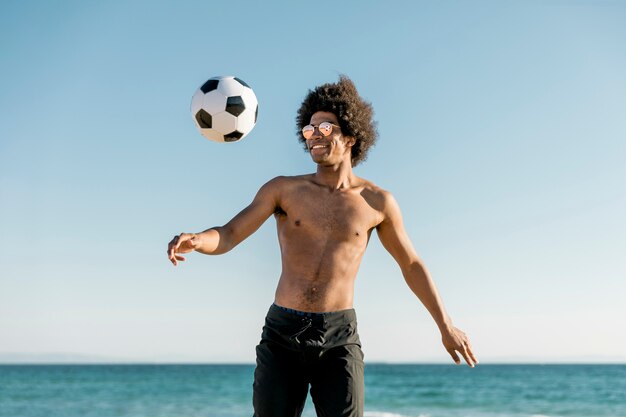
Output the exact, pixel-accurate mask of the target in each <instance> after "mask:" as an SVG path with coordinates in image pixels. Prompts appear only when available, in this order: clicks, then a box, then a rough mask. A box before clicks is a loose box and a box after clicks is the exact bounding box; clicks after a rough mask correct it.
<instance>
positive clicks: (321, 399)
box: [167, 76, 478, 417]
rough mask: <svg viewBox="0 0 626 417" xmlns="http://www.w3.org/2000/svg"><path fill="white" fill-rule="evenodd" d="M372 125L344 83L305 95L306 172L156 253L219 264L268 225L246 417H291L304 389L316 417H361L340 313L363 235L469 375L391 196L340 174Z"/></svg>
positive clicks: (354, 358) (351, 326)
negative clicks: (271, 269)
mask: <svg viewBox="0 0 626 417" xmlns="http://www.w3.org/2000/svg"><path fill="white" fill-rule="evenodd" d="M372 115H373V111H372V107H371V105H370V104H369V103H367V102H365V101H364V100H363V99H361V97H360V96H359V95H358V92H357V90H356V88H355V86H354V84H353V83H352V81H350V80H349V79H348V78H347V77H345V76H342V77H340V79H339V82H337V83H332V84H325V85H322V86H320V87H317V88H316V89H315V90H313V91H309V93H308V95H307V96H306V98H305V99H304V101H303V103H302V106H301V108H300V110H299V111H298V116H297V118H296V123H297V125H298V129H299V130H300V133H299V137H300V140H301V142H302V143H303V144H304V146H305V149H306V150H307V151H308V152H309V153H310V155H311V158H312V159H313V161H314V162H315V163H316V164H317V171H316V172H315V173H314V174H308V175H301V176H295V177H277V178H274V179H272V180H271V181H269V182H268V183H266V184H265V185H263V186H262V187H261V189H260V190H259V191H258V193H257V195H256V197H255V198H254V200H253V201H252V203H251V204H250V205H249V206H248V207H246V208H245V209H243V211H241V212H240V213H239V214H237V215H236V216H235V217H234V218H233V219H232V220H231V221H229V222H228V223H227V224H226V225H224V226H222V227H213V228H210V229H207V230H205V231H204V232H201V233H182V234H180V235H178V236H175V237H174V238H173V239H172V241H171V242H170V243H169V245H168V249H167V253H168V257H169V259H170V261H171V262H172V263H173V264H174V265H177V264H178V262H179V261H184V260H185V258H184V257H183V256H182V254H185V253H189V252H191V251H196V252H200V253H204V254H207V255H217V254H222V253H225V252H228V251H229V250H231V249H233V248H234V247H235V246H237V245H238V244H239V243H240V242H242V241H243V240H244V239H246V238H247V237H248V236H250V235H251V234H252V233H254V232H255V231H256V230H257V229H258V228H259V227H260V226H261V225H262V224H263V222H265V221H266V220H267V219H268V217H270V216H271V215H274V218H275V219H276V226H277V228H278V241H279V244H280V251H281V257H282V273H281V275H280V280H279V282H278V287H277V289H276V295H275V299H274V304H272V306H271V307H270V309H269V312H268V314H267V317H266V321H265V326H264V327H263V333H262V336H261V342H260V343H259V345H258V346H257V348H256V353H257V366H256V369H255V376H254V379H255V380H254V396H253V404H254V410H255V413H254V415H255V416H256V417H283V416H284V417H287V416H299V415H300V414H301V412H302V409H303V407H304V403H305V399H306V395H307V391H308V387H309V384H310V386H311V397H312V399H313V402H314V404H315V408H316V410H317V414H318V415H320V416H332V417H338V416H346V417H347V416H351V417H355V416H362V415H363V353H362V351H361V343H360V341H359V336H358V333H357V329H356V315H355V312H354V309H353V308H352V304H353V296H354V281H355V278H356V275H357V270H358V268H359V265H360V262H361V258H362V257H363V254H364V252H365V248H366V247H367V243H368V241H369V238H370V235H371V232H372V230H376V232H377V234H378V237H379V239H380V241H381V242H382V244H383V246H384V247H385V249H387V251H388V252H389V253H390V254H391V256H393V258H394V259H395V260H396V262H397V263H398V265H399V266H400V268H401V270H402V274H403V275H404V279H405V280H406V282H407V284H408V286H409V288H410V289H411V290H412V291H413V292H414V293H415V295H416V296H417V297H418V298H419V300H420V301H421V302H422V303H423V304H424V306H425V307H426V309H427V310H428V311H429V312H430V314H431V315H432V317H433V319H434V320H435V322H436V324H437V326H438V327H439V330H440V332H441V337H442V342H443V345H444V347H445V349H446V350H447V351H448V353H449V354H450V356H452V359H453V360H454V361H455V362H456V363H457V364H459V363H461V360H460V358H459V355H458V354H457V352H458V353H460V354H461V355H462V356H463V358H464V359H465V361H466V362H467V364H468V365H469V366H471V367H474V364H476V363H478V361H477V360H476V358H475V357H474V354H473V352H472V348H471V345H470V343H469V340H468V338H467V336H466V335H465V334H464V333H463V332H462V331H461V330H459V329H458V328H456V327H454V325H453V324H452V320H451V319H450V317H449V316H448V314H447V313H446V311H445V309H444V306H443V303H442V301H441V299H440V297H439V295H438V293H437V289H436V287H435V284H434V282H433V281H432V279H431V278H430V276H429V274H428V272H427V270H426V268H425V267H424V265H423V263H422V262H421V260H420V259H419V257H418V256H417V254H416V253H415V250H414V249H413V246H412V244H411V242H410V240H409V238H408V236H407V234H406V232H405V230H404V226H403V224H402V216H401V214H400V209H399V208H398V205H397V203H396V201H395V200H394V198H393V196H392V195H391V194H390V193H389V192H387V191H385V190H383V189H381V188H379V187H377V186H376V185H374V184H373V183H371V182H370V181H367V180H365V179H363V178H359V177H357V176H356V175H355V174H354V173H353V171H352V167H353V166H355V165H356V164H358V163H359V162H361V161H362V160H363V159H365V156H366V154H367V151H368V149H369V147H370V146H371V145H373V143H374V141H375V140H376V137H377V133H376V128H375V123H374V122H373V120H372Z"/></svg>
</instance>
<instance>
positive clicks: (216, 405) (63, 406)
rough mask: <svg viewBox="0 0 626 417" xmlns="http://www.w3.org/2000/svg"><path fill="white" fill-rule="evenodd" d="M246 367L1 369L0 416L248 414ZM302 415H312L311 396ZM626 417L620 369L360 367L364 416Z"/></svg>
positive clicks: (249, 368) (249, 369)
mask: <svg viewBox="0 0 626 417" xmlns="http://www.w3.org/2000/svg"><path fill="white" fill-rule="evenodd" d="M253 372H254V366H253V365H0V417H244V416H245V417H250V416H252V377H253ZM303 416H305V417H314V416H315V410H314V408H313V405H312V403H311V400H310V397H309V399H307V405H306V407H305V410H304V413H303ZM496 416H497V417H500V416H502V417H504V416H506V417H544V416H548V417H561V416H563V417H565V416H580V417H605V416H611V417H626V365H489V364H487V365H482V364H481V365H478V366H477V367H476V368H474V369H470V368H469V367H467V366H460V365H459V366H455V365H453V364H450V365H385V364H366V370H365V417H496Z"/></svg>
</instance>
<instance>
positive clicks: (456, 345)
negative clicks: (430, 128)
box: [376, 191, 478, 367]
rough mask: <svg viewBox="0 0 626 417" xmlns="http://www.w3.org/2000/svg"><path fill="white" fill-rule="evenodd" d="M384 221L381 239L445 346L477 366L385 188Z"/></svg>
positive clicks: (398, 210)
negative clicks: (426, 311) (439, 333)
mask: <svg viewBox="0 0 626 417" xmlns="http://www.w3.org/2000/svg"><path fill="white" fill-rule="evenodd" d="M383 193H384V208H383V215H384V219H383V221H382V222H381V223H380V224H379V225H378V226H377V227H376V231H377V233H378V236H379V238H380V241H381V243H382V244H383V246H384V247H385V249H387V251H388V252H389V253H390V254H391V256H393V258H394V259H395V260H396V262H397V263H398V265H399V266H400V269H401V270H402V275H404V279H405V280H406V283H407V284H408V286H409V288H411V291H413V293H415V295H416V296H417V298H419V300H420V301H421V302H422V304H424V307H426V309H427V310H428V312H429V313H430V315H431V316H432V317H433V319H434V320H435V323H437V327H439V331H440V332H441V339H442V342H443V345H444V347H445V348H446V350H447V351H448V353H449V354H450V356H451V357H452V359H453V360H454V362H456V363H457V364H460V363H461V359H460V358H459V356H458V354H457V353H456V352H459V353H460V354H461V355H462V356H463V358H465V361H466V362H467V364H468V365H469V366H471V367H474V364H476V363H478V361H477V360H476V358H475V357H474V353H473V352H472V347H471V345H470V342H469V339H468V337H467V335H466V334H465V333H463V332H462V331H461V330H460V329H458V328H456V327H454V325H453V324H452V319H451V318H450V316H448V313H447V312H446V310H445V308H444V305H443V301H442V300H441V297H439V293H438V291H437V287H436V286H435V283H434V281H433V280H432V278H431V277H430V274H429V273H428V270H427V269H426V267H425V266H424V264H423V263H422V261H421V260H420V258H419V257H418V256H417V253H416V252H415V249H414V248H413V244H412V243H411V241H410V239H409V237H408V236H407V233H406V231H405V229H404V224H403V221H402V214H401V213H400V208H399V207H398V204H397V202H396V200H395V199H394V198H393V196H392V195H391V193H389V192H386V191H384V192H383Z"/></svg>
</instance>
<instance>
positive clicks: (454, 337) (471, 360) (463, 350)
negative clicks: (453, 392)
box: [441, 326, 478, 368]
mask: <svg viewBox="0 0 626 417" xmlns="http://www.w3.org/2000/svg"><path fill="white" fill-rule="evenodd" d="M441 341H442V342H443V346H444V347H445V348H446V350H447V351H448V353H449V354H450V356H452V359H453V360H454V362H456V364H457V365H458V364H460V363H461V359H460V358H459V355H458V354H457V352H459V353H460V354H461V355H463V358H465V362H467V364H468V365H469V366H470V367H472V368H473V367H474V365H476V364H477V363H478V360H477V359H476V357H475V356H474V352H472V345H471V344H470V341H469V338H468V337H467V335H466V334H465V333H463V332H462V331H461V329H458V328H456V327H454V326H453V327H451V328H450V330H446V331H442V332H441Z"/></svg>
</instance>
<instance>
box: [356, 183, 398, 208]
mask: <svg viewBox="0 0 626 417" xmlns="http://www.w3.org/2000/svg"><path fill="white" fill-rule="evenodd" d="M359 180H361V181H362V183H361V187H362V189H363V190H362V191H361V195H362V196H363V198H365V200H367V202H368V203H369V204H370V205H371V206H372V207H373V208H375V209H376V210H378V211H384V210H385V207H387V206H388V205H389V203H391V202H393V201H394V198H393V195H392V194H391V192H390V191H388V190H385V189H384V188H382V187H379V186H378V185H376V184H374V183H373V182H372V181H370V180H367V179H365V178H359Z"/></svg>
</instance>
